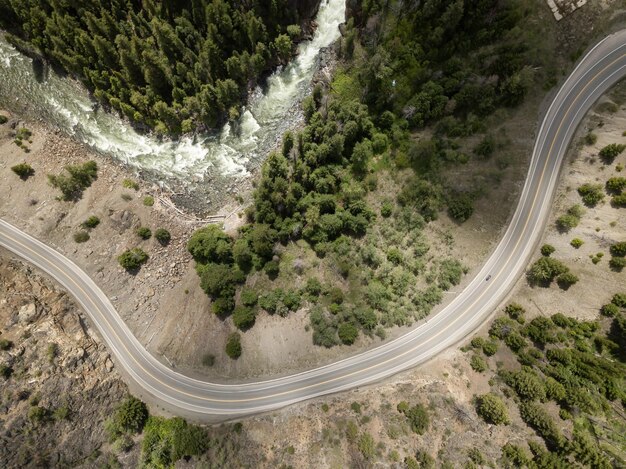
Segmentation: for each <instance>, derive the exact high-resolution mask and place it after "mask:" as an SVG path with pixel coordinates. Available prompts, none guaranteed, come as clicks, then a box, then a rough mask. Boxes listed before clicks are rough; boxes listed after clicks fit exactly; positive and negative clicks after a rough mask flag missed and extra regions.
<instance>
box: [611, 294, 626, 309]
mask: <svg viewBox="0 0 626 469" xmlns="http://www.w3.org/2000/svg"><path fill="white" fill-rule="evenodd" d="M611 303H613V304H614V305H617V306H619V307H620V308H626V293H616V294H615V295H613V298H612V299H611Z"/></svg>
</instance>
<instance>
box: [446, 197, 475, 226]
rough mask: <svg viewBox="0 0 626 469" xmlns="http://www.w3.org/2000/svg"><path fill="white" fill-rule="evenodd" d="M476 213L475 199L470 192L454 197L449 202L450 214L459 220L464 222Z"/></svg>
mask: <svg viewBox="0 0 626 469" xmlns="http://www.w3.org/2000/svg"><path fill="white" fill-rule="evenodd" d="M473 213H474V200H473V199H472V197H471V196H470V195H468V194H461V195H458V196H456V197H453V198H452V199H451V200H450V201H449V202H448V214H449V215H450V217H452V218H453V219H455V220H456V221H459V222H464V221H466V220H467V219H469V217H471V216H472V214H473Z"/></svg>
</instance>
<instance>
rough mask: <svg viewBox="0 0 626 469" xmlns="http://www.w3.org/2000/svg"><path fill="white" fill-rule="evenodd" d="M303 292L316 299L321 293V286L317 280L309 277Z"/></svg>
mask: <svg viewBox="0 0 626 469" xmlns="http://www.w3.org/2000/svg"><path fill="white" fill-rule="evenodd" d="M304 290H305V291H306V292H307V293H308V294H309V295H311V296H312V297H316V296H318V295H319V294H320V293H321V292H322V284H321V283H320V281H319V280H318V279H317V278H315V277H309V278H308V279H307V281H306V285H305V287H304Z"/></svg>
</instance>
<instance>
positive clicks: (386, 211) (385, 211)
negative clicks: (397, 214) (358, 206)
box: [380, 201, 393, 218]
mask: <svg viewBox="0 0 626 469" xmlns="http://www.w3.org/2000/svg"><path fill="white" fill-rule="evenodd" d="M392 213H393V204H392V203H391V202H389V201H386V202H383V204H382V205H381V207H380V214H381V215H382V216H383V218H389V217H390V216H391V214H392Z"/></svg>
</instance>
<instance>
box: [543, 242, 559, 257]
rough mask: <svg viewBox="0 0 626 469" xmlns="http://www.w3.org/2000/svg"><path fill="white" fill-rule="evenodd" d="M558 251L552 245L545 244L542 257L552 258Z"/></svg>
mask: <svg viewBox="0 0 626 469" xmlns="http://www.w3.org/2000/svg"><path fill="white" fill-rule="evenodd" d="M554 251H556V249H555V248H554V246H552V245H551V244H544V245H543V246H541V255H542V256H545V257H548V256H550V255H551V254H552V253H553V252H554Z"/></svg>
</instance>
